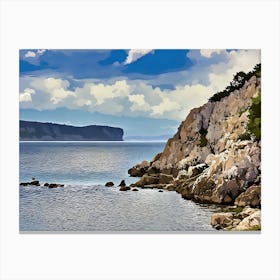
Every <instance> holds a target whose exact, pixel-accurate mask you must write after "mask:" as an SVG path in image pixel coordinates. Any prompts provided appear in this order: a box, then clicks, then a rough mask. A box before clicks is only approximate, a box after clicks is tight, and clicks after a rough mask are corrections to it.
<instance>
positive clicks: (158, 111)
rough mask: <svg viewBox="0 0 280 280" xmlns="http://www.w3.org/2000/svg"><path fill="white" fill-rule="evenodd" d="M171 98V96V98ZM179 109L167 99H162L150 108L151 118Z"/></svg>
mask: <svg viewBox="0 0 280 280" xmlns="http://www.w3.org/2000/svg"><path fill="white" fill-rule="evenodd" d="M171 98H172V96H171ZM180 108H181V106H180V104H178V103H177V102H175V101H171V100H170V98H168V97H163V98H162V101H161V103H160V104H158V105H156V106H153V107H152V113H151V115H152V116H162V115H163V114H164V113H166V112H171V111H174V110H176V111H178V110H179V109H180Z"/></svg>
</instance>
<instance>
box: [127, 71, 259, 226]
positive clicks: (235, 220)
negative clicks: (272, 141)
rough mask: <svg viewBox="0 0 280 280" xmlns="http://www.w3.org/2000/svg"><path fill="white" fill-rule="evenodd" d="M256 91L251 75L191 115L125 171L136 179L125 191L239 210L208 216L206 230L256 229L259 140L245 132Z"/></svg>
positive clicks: (256, 84)
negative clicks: (152, 191) (161, 193)
mask: <svg viewBox="0 0 280 280" xmlns="http://www.w3.org/2000/svg"><path fill="white" fill-rule="evenodd" d="M260 89H261V79H260V77H258V75H253V76H251V77H250V79H249V80H248V81H245V82H244V84H243V86H242V87H240V88H238V89H235V90H234V91H232V92H231V93H230V94H228V96H225V97H223V98H221V99H220V100H217V101H214V102H213V101H209V102H208V103H206V104H204V105H203V106H201V107H199V108H195V109H193V110H191V112H190V113H189V115H188V116H187V118H186V119H185V121H183V122H182V123H181V125H180V127H179V128H178V132H177V133H176V134H175V135H174V137H173V138H170V139H169V140H168V141H167V143H166V146H165V148H164V151H163V152H162V153H159V154H157V155H156V156H155V158H154V159H153V160H152V161H151V162H148V161H143V162H141V163H139V164H137V165H135V166H133V167H132V168H130V169H129V170H128V173H129V174H130V176H133V177H139V178H140V179H139V180H138V181H137V182H136V183H134V184H132V185H131V186H130V187H131V188H133V187H134V188H135V187H138V188H157V189H165V190H169V191H176V192H177V193H179V194H181V196H182V197H183V198H184V199H188V200H193V201H195V202H199V203H204V204H218V205H228V206H235V207H242V208H244V209H243V210H242V212H241V213H239V214H238V215H236V213H234V212H230V210H229V212H228V213H215V214H213V216H212V219H211V224H212V226H213V227H214V228H216V229H225V230H260V229H261V218H260V217H261V210H260V209H261V141H260V139H258V137H259V136H258V135H257V136H256V135H254V134H253V133H251V132H250V131H248V127H250V126H252V124H251V123H250V122H252V114H253V113H254V112H253V113H252V111H253V109H254V110H255V109H256V108H255V107H256V106H259V107H257V109H258V110H260V104H258V103H257V101H258V100H260ZM256 100H257V101H256ZM256 104H257V105H256ZM255 105H256V106H255ZM254 106H255V107H254ZM252 108H253V109H252ZM253 121H255V122H256V124H257V125H259V123H260V119H257V118H255V119H253ZM258 122H259V123H258ZM259 138H260V137H259ZM248 209H249V210H248Z"/></svg>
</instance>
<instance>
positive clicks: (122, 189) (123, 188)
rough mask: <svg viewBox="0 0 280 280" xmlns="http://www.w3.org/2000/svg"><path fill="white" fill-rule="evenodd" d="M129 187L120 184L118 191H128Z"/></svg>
mask: <svg viewBox="0 0 280 280" xmlns="http://www.w3.org/2000/svg"><path fill="white" fill-rule="evenodd" d="M130 189H131V188H130V187H128V186H121V187H120V191H129V190H130Z"/></svg>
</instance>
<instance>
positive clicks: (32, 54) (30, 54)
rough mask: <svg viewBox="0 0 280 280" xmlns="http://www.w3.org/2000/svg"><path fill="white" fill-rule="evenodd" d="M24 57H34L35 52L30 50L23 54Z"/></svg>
mask: <svg viewBox="0 0 280 280" xmlns="http://www.w3.org/2000/svg"><path fill="white" fill-rule="evenodd" d="M24 56H25V57H36V53H35V52H32V51H28V52H27V53H26V54H25V55H24Z"/></svg>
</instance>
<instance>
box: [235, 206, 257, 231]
mask: <svg viewBox="0 0 280 280" xmlns="http://www.w3.org/2000/svg"><path fill="white" fill-rule="evenodd" d="M260 229H261V211H260V210H259V209H258V210H257V211H255V212H254V213H253V214H251V215H250V216H248V217H246V218H244V219H243V220H242V221H241V222H240V223H239V224H238V225H237V226H236V227H235V228H234V229H233V230H260Z"/></svg>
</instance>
